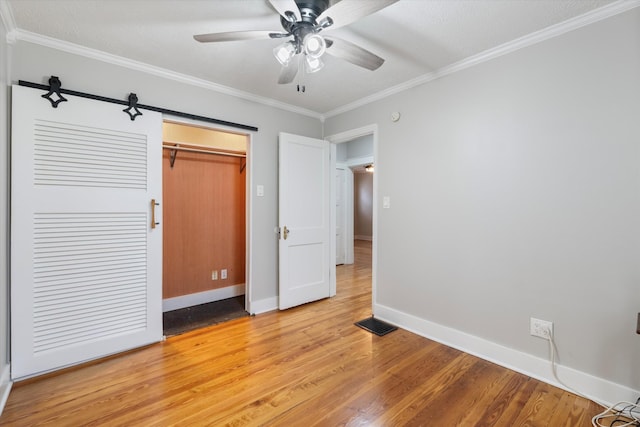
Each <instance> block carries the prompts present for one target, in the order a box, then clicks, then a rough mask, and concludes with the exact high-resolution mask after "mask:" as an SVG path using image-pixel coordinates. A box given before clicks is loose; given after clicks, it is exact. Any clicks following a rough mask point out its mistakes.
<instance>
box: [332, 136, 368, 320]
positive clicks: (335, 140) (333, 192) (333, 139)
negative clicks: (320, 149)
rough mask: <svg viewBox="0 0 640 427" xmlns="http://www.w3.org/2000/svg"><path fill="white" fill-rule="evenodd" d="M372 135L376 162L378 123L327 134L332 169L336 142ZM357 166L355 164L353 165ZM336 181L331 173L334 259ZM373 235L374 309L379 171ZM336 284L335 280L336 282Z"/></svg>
mask: <svg viewBox="0 0 640 427" xmlns="http://www.w3.org/2000/svg"><path fill="white" fill-rule="evenodd" d="M367 135H371V136H372V137H373V163H374V164H376V159H377V158H378V125H377V124H371V125H367V126H363V127H360V128H356V129H351V130H347V131H344V132H340V133H336V134H333V135H329V136H326V137H325V138H324V139H325V140H326V141H329V142H330V143H331V145H332V149H331V159H332V170H333V169H335V167H336V164H335V163H336V162H335V157H336V149H335V147H336V144H342V143H345V142H349V141H352V140H354V139H356V138H360V137H362V136H367ZM352 166H355V165H352ZM376 169H378V165H377V164H376ZM378 170H379V169H378ZM335 188H336V182H335V174H334V173H331V201H330V203H331V206H332V216H333V225H332V227H333V230H332V233H331V235H332V239H331V256H332V257H333V259H334V263H335V256H336V238H335V234H336V233H335V232H336V230H335V225H336V224H335V204H336V192H335ZM372 233H373V236H372V239H373V241H372V243H371V249H372V254H371V303H372V307H371V310H372V311H373V309H374V307H375V306H376V304H377V297H376V295H377V291H376V290H377V286H376V276H377V271H378V239H377V236H378V173H377V171H376V173H374V174H373V231H372ZM334 286H335V282H334ZM335 293H336V289H335V288H334V289H333V295H335Z"/></svg>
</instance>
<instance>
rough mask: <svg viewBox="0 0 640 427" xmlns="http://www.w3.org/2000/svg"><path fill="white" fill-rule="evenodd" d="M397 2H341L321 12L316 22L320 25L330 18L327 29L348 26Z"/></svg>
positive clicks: (379, 0)
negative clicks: (331, 23) (331, 22)
mask: <svg viewBox="0 0 640 427" xmlns="http://www.w3.org/2000/svg"><path fill="white" fill-rule="evenodd" d="M397 1H398V0H366V1H365V0H341V1H339V2H338V3H336V4H334V5H333V6H331V7H330V8H329V9H327V10H325V11H324V12H322V14H320V16H318V18H317V19H316V21H317V22H318V23H321V22H322V21H323V20H324V19H326V18H331V20H332V21H333V25H331V26H330V27H329V28H338V27H342V26H344V25H349V24H351V23H352V22H354V21H357V20H358V19H360V18H364V17H365V16H367V15H371V14H372V13H375V12H377V11H379V10H381V9H384V8H385V7H387V6H391V5H392V4H394V3H395V2H397Z"/></svg>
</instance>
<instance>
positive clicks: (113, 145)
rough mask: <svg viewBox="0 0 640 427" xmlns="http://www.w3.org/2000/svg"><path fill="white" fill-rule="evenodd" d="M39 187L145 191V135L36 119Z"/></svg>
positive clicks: (36, 160)
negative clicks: (54, 186) (55, 186)
mask: <svg viewBox="0 0 640 427" xmlns="http://www.w3.org/2000/svg"><path fill="white" fill-rule="evenodd" d="M34 143H35V146H34V167H35V170H34V181H35V184H36V185H58V186H61V185H62V186H83V187H107V188H137V189H142V190H144V189H146V185H147V156H146V154H147V150H146V148H147V147H146V145H147V141H146V138H145V135H140V134H132V133H127V132H118V131H114V130H108V129H101V128H93V127H87V126H78V125H74V124H71V123H62V122H52V121H47V120H36V122H35V127H34Z"/></svg>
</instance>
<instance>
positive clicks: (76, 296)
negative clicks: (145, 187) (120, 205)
mask: <svg viewBox="0 0 640 427" xmlns="http://www.w3.org/2000/svg"><path fill="white" fill-rule="evenodd" d="M146 225H147V217H146V215H144V214H136V213H112V214H106V215H105V214H73V215H71V214H56V213H49V214H36V215H35V218H34V269H33V278H34V281H33V283H34V287H33V293H34V301H33V302H34V304H33V309H34V310H33V319H34V324H33V327H34V349H33V350H34V352H35V353H36V354H37V353H40V352H42V351H48V350H51V349H54V348H60V347H63V346H66V345H70V344H74V345H75V344H79V343H82V342H84V341H87V340H94V339H96V338H102V337H108V336H115V335H119V334H122V333H128V332H131V331H135V330H144V329H145V327H146V295H147V289H146V288H147V277H146V276H147V275H146V268H147V254H146V249H147V242H146V237H147V230H146Z"/></svg>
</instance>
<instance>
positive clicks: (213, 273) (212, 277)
mask: <svg viewBox="0 0 640 427" xmlns="http://www.w3.org/2000/svg"><path fill="white" fill-rule="evenodd" d="M211 280H218V270H213V271H212V272H211Z"/></svg>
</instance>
